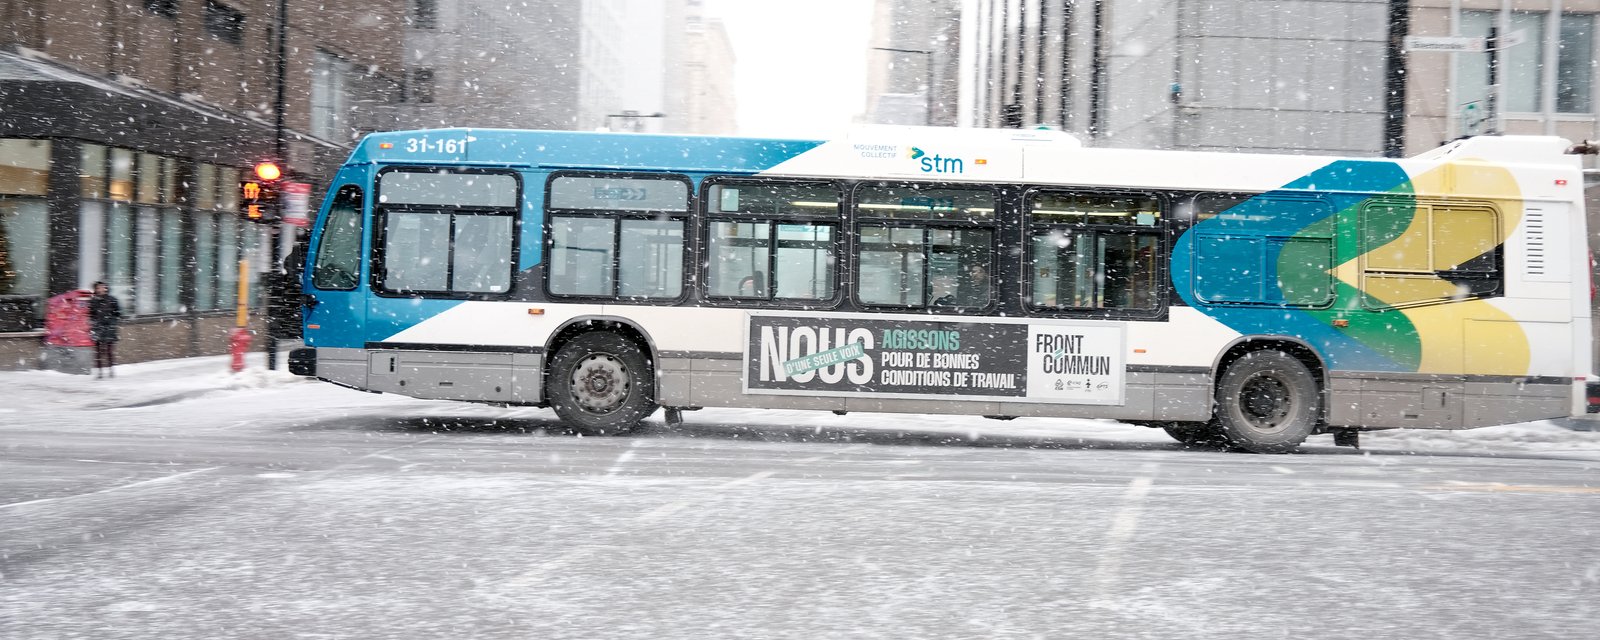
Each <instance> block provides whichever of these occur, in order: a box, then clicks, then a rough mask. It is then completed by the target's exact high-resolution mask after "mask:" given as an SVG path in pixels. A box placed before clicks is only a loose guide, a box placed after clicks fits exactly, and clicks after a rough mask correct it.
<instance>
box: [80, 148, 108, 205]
mask: <svg viewBox="0 0 1600 640" xmlns="http://www.w3.org/2000/svg"><path fill="white" fill-rule="evenodd" d="M78 195H79V196H81V197H84V198H104V197H106V148H105V147H102V146H100V145H98V144H88V143H84V144H81V145H79V146H78Z"/></svg>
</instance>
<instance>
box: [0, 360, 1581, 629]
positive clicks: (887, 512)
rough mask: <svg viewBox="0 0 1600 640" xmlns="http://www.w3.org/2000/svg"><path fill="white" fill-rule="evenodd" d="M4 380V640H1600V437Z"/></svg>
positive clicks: (194, 373) (164, 376) (278, 380)
mask: <svg viewBox="0 0 1600 640" xmlns="http://www.w3.org/2000/svg"><path fill="white" fill-rule="evenodd" d="M224 366H225V363H224V361H223V360H221V359H200V360H184V361H169V362H161V363H150V364H144V365H133V366H129V367H124V368H122V370H121V371H120V376H119V377H118V378H117V379H115V380H108V381H101V382H96V381H94V380H91V379H87V378H84V377H72V376H64V375H60V374H53V373H44V372H17V373H0V388H4V389H7V392H6V395H5V398H4V399H3V400H0V637H4V638H19V639H21V638H75V637H82V638H294V637H339V638H346V637H348V638H419V639H420V638H430V639H431V638H441V637H452V638H464V637H481V638H597V637H617V636H629V637H651V638H655V637H662V638H706V637H759V638H816V637H886V638H920V637H1042V638H1054V637H1128V638H1137V637H1149V638H1170V637H1216V638H1224V637H1226V638H1240V637H1273V638H1277V637H1312V638H1343V637H1358V636H1359V637H1368V638H1370V637H1386V638H1387V637H1394V638H1399V637H1406V638H1413V637H1451V638H1459V637H1517V638H1521V637H1555V638H1587V637H1597V636H1600V597H1597V596H1600V544H1597V537H1600V524H1597V523H1600V433H1596V432H1586V431H1574V430H1570V429H1565V428H1562V427H1559V426H1556V425H1551V424H1529V425H1517V426H1510V427H1495V428H1490V429H1479V430H1474V431H1465V432H1443V433H1438V432H1406V431H1397V432H1384V433H1376V434H1368V435H1366V436H1365V437H1364V441H1363V445H1364V449H1363V450H1361V451H1354V450H1351V449H1343V448H1334V447H1332V446H1331V442H1330V441H1329V440H1328V439H1327V437H1326V436H1321V437H1319V438H1318V439H1315V440H1313V442H1312V443H1311V444H1310V445H1309V446H1308V447H1307V448H1306V450H1305V452H1304V453H1303V454H1300V455H1288V456H1253V455H1240V454H1226V453H1217V452H1205V451H1185V450H1183V449H1181V448H1180V447H1179V446H1178V445H1177V444H1175V443H1173V442H1171V441H1170V440H1169V439H1168V438H1167V437H1166V436H1165V435H1164V434H1163V433H1161V432H1160V431H1155V430H1149V429H1144V428H1140V427H1133V426H1128V425H1122V424H1118V423H1112V422H1104V421H1092V420H1082V421H1072V420H1029V419H1019V420H1015V421H1009V422H996V421H989V420H983V419H974V418H953V417H936V416H934V417H930V416H910V415H866V414H863V415H857V414H852V415H849V416H843V417H841V416H835V415H832V414H831V413H824V412H815V413H808V412H787V411H736V410H723V411H718V410H705V411H700V412H694V413H689V414H686V419H687V423H686V424H685V425H682V426H681V427H679V428H675V429H668V428H667V427H665V425H663V424H662V423H661V422H660V421H659V418H658V419H656V420H653V421H652V422H651V424H650V426H649V427H647V428H646V429H645V430H643V431H642V432H641V433H639V434H637V435H635V436H632V437H625V438H579V437H575V436H572V435H570V434H568V433H567V432H565V430H563V429H562V428H561V426H560V424H559V423H558V422H557V421H556V420H555V418H554V416H553V414H551V413H550V412H548V411H546V410H539V409H502V408H494V407H483V406H475V405H463V404H454V403H441V402H426V401H417V400H410V399H405V398H396V397H392V396H380V395H371V394H363V393H358V392H354V391H349V390H345V389H340V388H337V387H333V386H331V385H326V384H320V383H313V382H305V381H301V380H299V379H296V378H292V377H290V376H287V375H286V374H281V373H270V372H265V371H262V370H260V369H254V370H251V371H247V372H246V373H244V374H240V375H230V374H226V373H223V372H222V370H223V368H224Z"/></svg>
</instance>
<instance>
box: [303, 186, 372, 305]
mask: <svg viewBox="0 0 1600 640" xmlns="http://www.w3.org/2000/svg"><path fill="white" fill-rule="evenodd" d="M360 272H361V189H359V188H357V187H353V186H350V187H344V188H341V189H340V190H339V193H338V194H337V195H335V196H334V200H333V205H332V206H331V207H329V209H328V218H327V220H324V221H323V223H322V242H321V243H320V244H318V245H317V261H316V264H314V265H313V266H312V268H311V285H312V286H314V287H316V288H318V289H322V290H325V291H335V290H350V289H354V288H356V284H357V283H359V282H360V279H359V278H358V277H357V274H359V273H360Z"/></svg>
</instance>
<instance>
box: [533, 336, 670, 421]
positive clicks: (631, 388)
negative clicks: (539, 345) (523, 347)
mask: <svg viewBox="0 0 1600 640" xmlns="http://www.w3.org/2000/svg"><path fill="white" fill-rule="evenodd" d="M545 353H547V354H549V357H548V359H547V360H546V362H545V367H544V370H545V382H544V391H545V403H546V404H547V405H549V406H550V408H552V409H554V410H555V412H556V415H558V416H560V417H561V419H562V421H563V422H565V423H566V424H567V425H568V426H570V427H572V428H573V429H574V430H576V431H578V432H579V433H583V434H590V435H614V434H620V433H626V432H628V431H630V430H632V429H633V428H634V427H637V426H638V424H639V423H640V422H641V421H643V420H644V419H645V418H647V417H649V416H650V414H652V413H655V410H656V408H657V404H656V397H655V396H656V389H657V386H658V385H657V378H656V375H657V374H656V367H655V363H656V358H655V355H654V353H655V352H654V349H653V348H652V346H651V342H650V340H649V339H648V337H647V336H646V335H645V334H644V332H643V331H641V330H640V329H639V328H638V327H637V326H634V325H633V324H632V323H628V322H622V321H618V320H611V319H597V318H588V319H579V320H575V321H573V322H572V323H570V324H568V325H567V326H564V327H562V328H561V330H559V331H557V332H556V334H555V335H554V336H553V337H552V338H551V339H550V342H549V343H548V345H547V346H546V350H545Z"/></svg>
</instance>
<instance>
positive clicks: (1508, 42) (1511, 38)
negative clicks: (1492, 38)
mask: <svg viewBox="0 0 1600 640" xmlns="http://www.w3.org/2000/svg"><path fill="white" fill-rule="evenodd" d="M1527 41H1528V30H1527V29H1518V30H1516V31H1512V32H1511V33H1509V34H1506V37H1504V38H1500V42H1498V43H1495V47H1494V48H1496V49H1500V50H1505V49H1510V48H1511V47H1515V46H1517V45H1519V44H1522V43H1524V42H1527Z"/></svg>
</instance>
